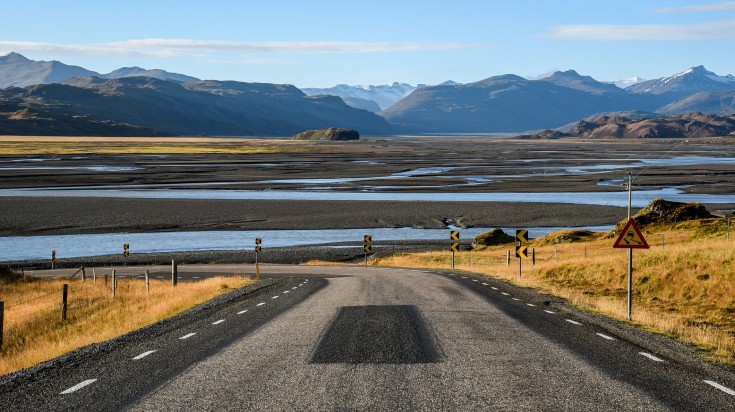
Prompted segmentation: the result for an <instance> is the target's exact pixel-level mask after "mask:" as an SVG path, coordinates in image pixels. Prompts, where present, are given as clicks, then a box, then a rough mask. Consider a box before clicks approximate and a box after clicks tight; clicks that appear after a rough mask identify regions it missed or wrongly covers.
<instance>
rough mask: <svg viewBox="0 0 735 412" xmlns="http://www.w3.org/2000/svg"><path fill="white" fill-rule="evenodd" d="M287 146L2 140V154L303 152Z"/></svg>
mask: <svg viewBox="0 0 735 412" xmlns="http://www.w3.org/2000/svg"><path fill="white" fill-rule="evenodd" d="M304 150H305V148H299V147H292V146H289V145H286V144H282V145H275V144H263V143H248V142H243V141H239V140H238V141H237V142H221V141H212V142H200V143H192V142H170V143H169V142H160V141H157V140H153V141H150V142H145V141H139V140H131V141H128V142H125V141H112V142H104V141H76V142H69V141H0V155H46V154H53V155H79V154H262V153H281V152H302V151H304Z"/></svg>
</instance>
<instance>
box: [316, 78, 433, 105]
mask: <svg viewBox="0 0 735 412" xmlns="http://www.w3.org/2000/svg"><path fill="white" fill-rule="evenodd" d="M423 86H425V85H422V84H420V85H418V86H412V85H410V84H407V83H397V82H396V83H391V84H382V85H377V86H374V85H366V86H349V85H346V84H338V85H336V86H334V87H328V88H324V89H319V88H308V87H307V88H302V89H301V91H303V92H304V93H306V94H307V95H308V96H316V95H330V96H339V97H341V98H342V100H344V101H345V103H347V104H349V105H351V106H353V107H358V108H361V109H363V108H364V109H365V110H370V111H375V112H379V111H381V110H385V109H387V108H389V107H391V106H393V105H394V104H396V103H398V102H399V101H401V100H402V99H403V98H404V97H406V96H408V95H409V94H411V92H413V91H414V90H416V89H418V88H420V87H423ZM370 101H372V102H374V103H376V104H377V106H378V110H372V109H374V108H375V105H372V104H370V103H368V102H370Z"/></svg>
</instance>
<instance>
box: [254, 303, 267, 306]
mask: <svg viewBox="0 0 735 412" xmlns="http://www.w3.org/2000/svg"><path fill="white" fill-rule="evenodd" d="M263 305H265V302H260V303H258V304H257V305H255V306H263Z"/></svg>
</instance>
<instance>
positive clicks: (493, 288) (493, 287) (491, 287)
mask: <svg viewBox="0 0 735 412" xmlns="http://www.w3.org/2000/svg"><path fill="white" fill-rule="evenodd" d="M490 289H492V290H498V288H496V287H495V286H490Z"/></svg>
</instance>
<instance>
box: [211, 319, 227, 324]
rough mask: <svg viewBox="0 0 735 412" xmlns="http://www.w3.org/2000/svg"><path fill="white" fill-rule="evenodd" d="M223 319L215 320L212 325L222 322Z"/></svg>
mask: <svg viewBox="0 0 735 412" xmlns="http://www.w3.org/2000/svg"><path fill="white" fill-rule="evenodd" d="M224 321H225V320H224V319H220V320H218V321H216V322H212V325H219V324H220V323H222V322H224Z"/></svg>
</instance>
